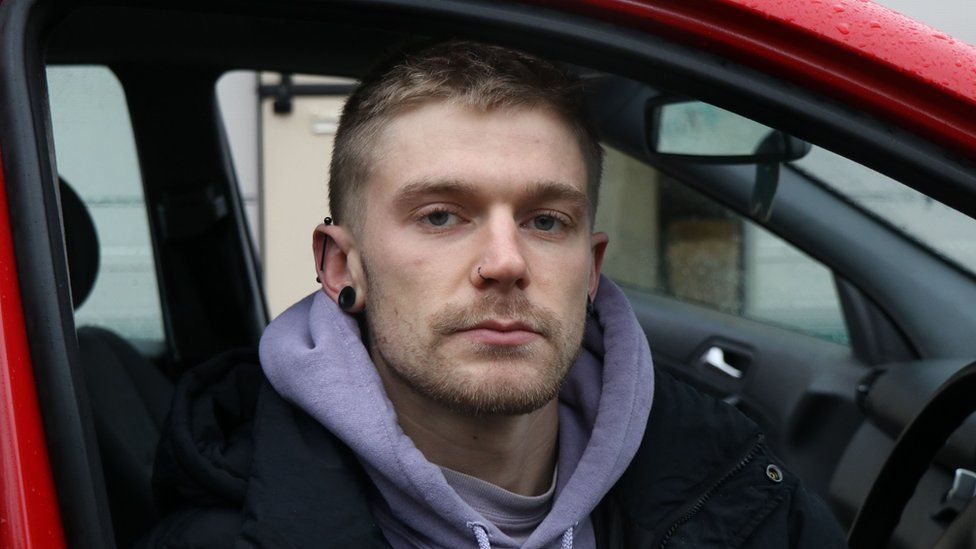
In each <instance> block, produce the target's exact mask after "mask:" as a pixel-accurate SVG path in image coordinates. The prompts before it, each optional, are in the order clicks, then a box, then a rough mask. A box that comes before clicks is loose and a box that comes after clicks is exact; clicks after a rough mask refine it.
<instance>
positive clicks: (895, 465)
mask: <svg viewBox="0 0 976 549" xmlns="http://www.w3.org/2000/svg"><path fill="white" fill-rule="evenodd" d="M973 412H976V362H974V363H972V364H970V365H968V366H966V367H965V368H963V369H961V370H959V371H958V372H956V373H955V374H954V375H953V376H952V377H951V378H949V380H948V381H946V382H945V383H943V384H942V386H940V387H939V388H938V390H936V391H935V394H934V395H932V398H930V399H929V401H928V402H927V403H925V406H924V407H922V410H921V411H920V412H919V413H918V414H917V415H916V416H915V418H914V419H912V421H911V423H909V424H908V427H906V428H905V430H904V431H902V433H901V436H899V437H898V440H897V441H896V442H895V447H894V449H893V450H892V451H891V454H889V455H888V459H887V460H886V461H885V464H884V467H882V468H881V472H880V473H879V474H878V478H877V479H875V481H874V485H872V486H871V491H870V492H868V497H867V498H866V499H865V500H864V504H863V505H862V506H861V510H860V511H858V513H857V518H855V519H854V524H853V525H852V526H851V531H850V534H848V536H847V543H848V545H849V546H850V547H852V548H853V549H884V548H886V547H887V546H888V541H889V539H890V538H891V535H892V533H894V531H895V526H897V525H898V520H899V519H900V518H901V514H902V512H903V511H904V510H905V505H906V504H907V503H908V500H909V498H911V497H912V493H913V492H914V491H915V487H916V485H917V484H918V482H919V481H920V480H921V479H922V475H923V474H924V473H925V471H926V470H927V469H928V467H929V464H930V463H931V462H932V459H933V458H934V457H935V454H936V453H937V452H938V451H939V449H941V448H942V446H943V445H944V444H945V442H946V440H947V439H948V438H949V435H951V434H952V433H953V431H955V430H956V429H957V428H958V427H959V425H961V424H962V422H963V421H964V420H965V419H966V418H967V417H969V416H970V415H971V414H972V413H973ZM974 548H976V500H974V501H972V502H970V503H969V505H967V506H966V508H965V509H963V511H962V513H960V514H959V516H957V517H956V518H955V520H953V522H952V524H950V525H949V528H948V529H947V530H946V531H945V533H943V535H942V537H941V538H939V540H938V541H937V542H936V544H935V545H934V546H933V549H974Z"/></svg>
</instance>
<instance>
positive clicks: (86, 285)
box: [58, 178, 99, 309]
mask: <svg viewBox="0 0 976 549" xmlns="http://www.w3.org/2000/svg"><path fill="white" fill-rule="evenodd" d="M58 181H59V182H60V187H61V221H62V223H63V224H64V240H65V245H66V246H67V252H68V275H69V277H70V278H71V304H72V306H73V307H74V308H75V309H77V308H78V307H80V306H81V304H82V303H83V302H84V301H85V299H86V298H87V297H88V294H90V293H91V290H92V286H94V285H95V277H96V276H98V261H99V259H98V234H97V233H96V232H95V223H94V222H93V221H92V218H91V215H90V214H89V213H88V208H86V207H85V203H84V202H82V201H81V197H80V196H78V193H76V192H75V191H74V190H72V188H71V187H69V186H68V183H67V182H65V180H64V179H60V178H59V179H58Z"/></svg>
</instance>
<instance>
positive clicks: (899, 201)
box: [792, 147, 976, 273]
mask: <svg viewBox="0 0 976 549" xmlns="http://www.w3.org/2000/svg"><path fill="white" fill-rule="evenodd" d="M792 166H793V167H794V168H796V169H799V170H800V171H801V172H803V173H804V174H805V175H807V176H808V177H811V178H814V179H816V180H817V181H818V182H819V183H821V184H823V185H826V186H827V187H829V188H830V189H832V190H834V191H835V192H837V193H840V194H841V195H843V196H845V197H846V198H847V199H848V200H850V201H851V202H853V203H855V204H857V205H858V206H860V207H861V208H863V209H865V210H867V211H869V212H871V213H872V214H874V215H876V216H878V217H880V218H881V219H883V220H885V221H887V222H888V223H889V224H890V225H893V226H894V227H895V228H897V229H898V230H899V231H900V232H902V233H904V234H906V235H908V236H910V237H912V238H914V239H915V240H916V241H917V242H919V243H921V244H922V245H923V246H925V247H927V248H928V249H930V250H932V251H934V252H935V253H937V254H939V255H941V256H942V257H943V258H946V259H948V260H950V261H952V262H953V263H955V264H956V265H958V266H960V267H962V268H964V269H966V270H968V271H969V272H970V273H976V219H973V218H972V217H969V216H967V215H966V214H964V213H962V212H959V211H957V210H954V209H952V208H950V207H949V206H946V205H945V204H943V203H941V202H938V201H937V200H935V199H933V198H931V197H929V196H926V195H924V194H922V193H920V192H918V191H916V190H915V189H912V188H911V187H908V186H907V185H904V184H903V183H900V182H899V181H896V180H894V179H891V178H890V177H887V176H885V175H882V174H880V173H878V172H876V171H874V170H872V169H870V168H867V167H865V166H862V165H861V164H858V163H857V162H854V161H853V160H849V159H847V158H844V157H843V156H840V155H837V154H834V153H832V152H830V151H827V150H825V149H822V148H820V147H813V149H812V150H811V151H810V153H809V154H808V155H806V156H805V157H803V158H801V159H800V160H798V161H796V162H793V163H792Z"/></svg>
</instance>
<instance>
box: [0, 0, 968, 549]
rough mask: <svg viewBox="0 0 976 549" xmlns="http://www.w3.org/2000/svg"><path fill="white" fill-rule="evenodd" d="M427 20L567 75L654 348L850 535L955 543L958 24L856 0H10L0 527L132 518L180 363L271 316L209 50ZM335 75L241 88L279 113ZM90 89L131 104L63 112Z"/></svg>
mask: <svg viewBox="0 0 976 549" xmlns="http://www.w3.org/2000/svg"><path fill="white" fill-rule="evenodd" d="M447 37H466V38H472V39H477V40H483V41H491V42H497V43H501V44H504V45H508V46H512V47H517V48H522V49H525V50H527V51H531V52H533V53H536V54H540V55H544V56H546V57H549V58H553V59H556V60H559V61H561V62H565V63H566V64H567V66H569V67H570V68H571V69H572V70H574V71H578V72H579V73H580V74H581V75H582V76H583V77H584V80H585V82H586V85H587V93H588V97H589V101H590V104H589V106H590V110H591V114H592V117H593V119H594V122H595V124H596V125H597V127H598V129H599V131H600V133H601V136H602V138H603V140H604V143H605V145H606V147H607V148H608V150H609V151H610V154H609V156H608V168H607V173H606V174H605V183H604V190H603V191H602V192H601V208H602V209H603V210H602V211H603V213H602V214H601V215H602V218H601V219H602V221H601V222H602V223H603V226H604V228H605V230H607V231H608V232H610V233H611V250H613V249H616V250H618V252H608V254H609V255H608V258H607V260H606V263H607V266H606V271H607V273H608V274H609V275H610V276H611V277H612V278H614V279H616V280H617V281H618V283H619V284H620V285H621V286H622V287H624V289H625V291H626V292H627V294H628V296H629V297H630V298H631V301H632V304H633V306H634V309H635V311H636V312H637V315H638V318H639V320H640V321H641V323H642V324H643V326H644V327H645V330H646V332H647V335H648V339H649V341H650V343H651V349H652V353H653V356H654V360H655V363H656V364H657V366H658V367H659V368H662V369H665V370H668V371H670V372H672V373H673V374H675V375H676V376H678V377H680V378H682V379H684V380H685V381H687V382H689V383H691V384H693V385H695V386H696V387H698V388H699V389H701V390H703V391H706V392H709V393H712V394H714V395H716V396H718V397H720V398H724V399H725V400H726V401H728V402H729V403H730V404H733V405H735V406H737V407H739V408H740V409H741V410H742V411H743V412H745V413H746V414H747V415H749V416H751V417H752V418H753V419H755V420H756V421H757V422H758V423H760V424H761V425H762V426H763V427H764V428H765V430H766V431H767V433H768V437H769V440H770V443H771V445H772V447H773V448H774V449H775V451H776V452H777V453H778V454H779V455H780V456H781V457H782V458H783V460H784V461H785V462H786V463H787V464H788V465H789V466H790V468H791V469H792V470H793V471H795V472H796V473H797V474H798V475H799V476H800V477H801V478H803V480H804V482H805V483H806V484H807V486H809V487H810V488H811V489H812V490H813V491H815V492H817V493H819V494H820V495H821V496H822V497H823V498H824V499H825V500H826V501H827V502H828V503H829V504H830V506H831V508H832V509H833V510H834V511H835V513H836V514H837V517H838V519H839V520H840V522H841V523H842V524H843V525H844V526H845V527H846V528H848V529H849V531H850V538H849V540H850V543H851V545H852V546H854V547H858V548H860V547H885V546H889V544H890V546H893V547H900V548H912V549H914V548H923V547H926V548H927V547H932V546H933V544H935V543H939V544H940V545H938V546H939V547H974V546H976V541H974V539H976V538H974V536H972V532H973V531H974V528H976V506H974V505H971V504H970V502H971V500H972V499H973V497H974V495H976V473H973V472H972V470H976V452H974V448H976V421H965V420H966V418H967V416H968V415H969V414H970V413H971V412H972V411H974V410H976V399H972V398H967V395H972V394H973V393H972V390H971V386H972V385H973V384H974V381H973V377H976V376H974V374H973V373H972V371H971V370H969V369H967V366H968V365H969V364H970V363H971V362H973V360H974V359H976V337H974V334H976V274H974V273H976V249H974V247H973V243H974V242H976V220H974V219H973V218H974V216H976V48H974V47H973V46H970V45H968V44H965V43H963V42H960V41H958V40H955V39H953V38H952V37H950V36H947V35H945V34H943V33H941V32H939V31H937V30H934V29H931V28H929V27H926V26H924V25H922V24H919V23H917V22H914V21H912V20H910V19H907V18H905V17H903V16H901V15H899V14H897V13H895V12H892V11H890V10H888V9H886V8H884V7H882V6H881V5H879V4H877V3H875V2H873V1H870V0H823V1H822V0H785V1H784V0H698V1H691V0H686V1H674V0H580V1H574V2H548V1H528V2H489V1H477V2H475V1H471V2H468V1H460V0H432V1H418V0H343V1H341V2H311V1H277V2H257V1H245V2H203V1H199V2H153V1H151V0H146V1H140V2H130V3H118V2H116V3H110V2H104V3H103V2H99V1H97V0H96V1H92V2H62V1H54V0H4V1H3V2H2V3H0V40H2V46H0V52H2V53H3V55H2V57H0V74H2V75H3V76H2V79H0V161H2V179H0V181H2V185H0V188H2V192H0V324H2V331H0V337H2V339H0V547H10V548H27V547H65V546H70V547H79V548H96V547H97V548H103V547H113V546H127V545H129V544H131V543H132V542H133V541H135V540H137V539H138V538H139V537H140V536H141V535H143V534H144V533H145V532H146V531H147V530H148V529H149V528H151V527H152V525H153V524H154V523H155V521H157V520H158V518H159V517H158V514H157V510H156V508H155V506H154V502H153V498H152V491H151V473H152V460H153V455H154V452H155V447H156V442H157V440H158V437H159V429H160V426H161V425H162V422H163V420H164V418H165V416H166V413H167V411H168V405H169V400H168V399H169V396H170V395H171V393H172V388H173V384H174V383H175V382H176V379H177V378H178V376H179V374H180V373H182V372H183V371H185V370H186V369H187V368H190V367H192V366H193V365H194V364H197V363H199V362H201V361H203V360H205V359H207V358H208V357H210V356H212V355H214V354H216V353H218V352H220V351H223V350H226V349H230V348H234V347H241V346H253V345H255V344H256V342H257V340H258V338H259V337H260V334H261V331H262V329H263V327H264V326H265V324H266V323H267V321H268V312H267V308H266V306H265V301H264V297H263V296H264V293H263V291H262V284H263V276H262V270H261V267H260V262H259V257H258V255H257V253H256V251H255V246H254V244H253V243H252V238H251V235H250V233H249V231H248V225H247V223H248V222H247V218H246V216H245V213H244V211H245V208H244V201H243V199H242V196H241V191H240V190H239V188H238V184H237V175H236V174H235V171H234V164H233V162H232V159H231V157H230V151H229V148H228V144H227V139H226V136H225V131H224V127H223V123H222V120H221V117H220V114H219V112H218V107H217V102H216V101H215V99H214V97H215V86H216V82H217V80H218V79H219V78H220V77H221V75H223V74H224V73H226V72H227V71H231V70H242V69H243V70H257V71H273V72H277V73H282V74H286V75H287V74H291V73H302V74H313V75H330V76H342V77H352V78H355V77H357V76H358V75H361V74H362V73H363V72H364V71H365V70H366V69H367V68H368V67H369V65H370V64H371V63H372V62H373V61H374V60H375V59H377V57H379V56H380V55H381V54H383V53H384V52H386V51H388V50H390V49H392V48H396V47H397V46H398V45H399V44H402V43H404V42H405V41H410V40H416V39H420V38H423V39H431V38H434V39H436V38H447ZM92 67H95V68H96V69H97V70H98V71H101V74H103V75H105V76H107V78H108V79H109V80H111V81H112V82H113V85H114V86H116V87H117V96H111V97H110V96H109V94H108V93H107V92H104V90H103V88H100V87H97V86H93V87H91V88H85V86H87V85H88V84H83V85H81V87H80V88H78V85H79V82H81V81H80V80H78V79H77V78H75V76H74V75H75V74H77V73H75V72H72V71H73V70H75V69H77V70H82V69H84V70H89V69H91V68H92ZM84 82H88V81H87V80H85V81H84ZM72 85H75V88H76V89H75V91H74V92H73V93H74V95H70V96H64V95H61V91H60V90H61V89H62V88H63V87H71V86H72ZM347 90H348V87H344V86H342V85H339V86H331V87H330V86H321V85H320V86H315V85H311V86H310V85H306V84H292V83H291V82H290V80H289V79H288V78H282V79H281V80H280V81H279V82H277V83H271V84H266V85H264V86H262V91H263V93H264V96H265V97H266V101H265V102H266V103H267V104H270V103H271V101H272V100H273V101H274V109H275V111H276V112H279V113H281V114H287V113H288V111H289V108H290V107H289V105H290V103H291V102H292V101H297V100H298V99H297V98H300V97H302V96H303V95H307V94H325V95H330V94H332V95H337V94H342V93H344V92H345V91H347ZM113 93H115V92H113ZM113 97H114V98H115V99H112V98H113ZM110 100H118V104H119V106H120V109H121V110H120V111H118V112H121V113H122V114H123V115H124V117H125V123H124V124H123V126H124V127H126V128H129V129H128V130H125V132H123V133H121V134H120V133H118V132H117V131H116V129H113V128H115V126H110V125H109V124H108V122H107V118H104V117H94V118H85V116H82V115H80V114H76V113H77V112H81V111H84V112H88V110H87V109H90V108H95V107H99V108H100V106H101V105H102V104H103V103H107V102H109V101H110ZM73 109H74V110H73ZM99 112H101V111H99ZM103 122H104V123H105V124H104V125H101V124H102V123H103ZM120 131H121V130H120ZM113 132H115V133H113ZM126 132H127V133H126ZM72 136H73V137H72ZM120 142H124V146H117V145H116V144H117V143H120ZM105 143H112V145H111V146H110V147H107V148H106V147H105V146H102V145H104V144H105ZM99 147H101V148H99ZM93 151H101V152H100V153H96V152H93ZM97 154H105V155H106V156H104V157H99V156H97ZM124 158H130V160H124V161H123V160H120V159H124ZM324 159H325V155H324V153H323V161H325V160H324ZM121 164H124V165H125V166H124V167H123V168H119V167H118V166H119V165H121ZM120 170H123V171H124V170H128V171H125V173H124V174H122V172H121V171H120ZM120 174H121V175H120ZM127 174H128V175H127ZM120 180H127V181H128V182H130V183H132V184H133V187H132V188H133V189H135V191H133V192H135V195H136V196H137V199H133V200H129V198H127V197H129V195H127V194H126V193H128V192H129V191H124V192H123V191H121V190H119V189H117V188H116V187H115V185H116V183H117V181H120ZM635 181H636V182H637V183H635ZM641 181H644V183H640V182H641ZM76 191H77V192H76ZM604 193H606V196H604ZM93 212H94V215H93ZM113 216H114V217H113ZM93 218H94V219H95V222H93ZM110 218H111V219H114V220H113V221H112V222H111V223H110V224H108V225H100V223H102V221H101V220H103V219H110ZM130 220H132V221H131V225H130V224H129V223H130ZM315 223H317V220H316V219H309V220H308V227H309V229H308V231H309V233H310V232H311V228H312V227H313V226H314V225H315ZM598 223H599V222H598ZM140 224H141V225H140ZM139 227H143V228H142V229H139ZM139 231H142V233H140V232H139ZM125 239H130V240H131V242H130V241H129V240H125ZM106 243H110V244H111V245H110V246H109V245H108V244H106ZM139 246H142V247H141V248H139ZM109 248H111V249H109ZM614 253H616V254H617V255H613V254H614ZM100 254H102V255H106V254H107V255H106V257H108V256H111V258H113V259H112V261H114V263H113V262H108V261H100V260H99V257H100ZM113 254H114V255H113ZM120 258H121V259H120ZM133 258H135V259H133ZM137 259H138V260H139V261H142V263H139V262H138V261H136V260H137ZM130 260H131V261H130ZM137 263H138V265H141V266H133V265H137ZM109 267H111V268H109ZM308 272H309V274H310V275H311V274H312V271H311V268H310V269H309V271H308ZM140 277H148V278H140ZM309 278H312V277H311V276H310V277H309ZM146 280H149V282H146ZM96 281H98V283H99V284H102V289H101V290H97V289H96V290H95V292H96V294H98V295H101V296H102V297H101V298H100V299H101V303H102V305H100V306H101V307H103V311H106V312H105V314H106V315H109V316H108V317H110V318H112V319H114V320H112V321H111V322H102V321H97V320H98V319H95V320H92V319H93V318H95V317H92V316H90V315H89V316H86V314H85V313H83V311H82V309H81V306H82V303H83V302H84V301H85V298H86V297H87V296H88V294H90V293H91V292H92V288H93V287H94V285H95V284H96ZM99 292H101V293H100V294H99ZM93 295H95V294H93ZM143 305H145V306H146V307H148V308H149V309H151V310H152V311H153V313H152V315H154V316H152V318H151V319H150V320H148V321H145V322H144V320H145V319H144V318H143V317H140V316H138V315H135V314H134V313H133V311H135V310H136V309H137V308H139V307H142V306H143ZM140 310H141V309H140ZM108 317H105V318H108ZM99 318H102V317H99ZM146 334H148V335H146ZM967 400H968V402H967ZM215 413H219V411H217V412H215ZM689 436H694V434H689ZM903 510H904V512H903ZM899 517H900V522H899ZM896 525H897V526H896Z"/></svg>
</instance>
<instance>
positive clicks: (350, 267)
mask: <svg viewBox="0 0 976 549" xmlns="http://www.w3.org/2000/svg"><path fill="white" fill-rule="evenodd" d="M312 255H313V256H314V257H315V270H316V274H317V276H318V279H319V282H320V283H321V284H322V290H323V291H324V292H325V293H326V295H328V296H329V298H330V299H332V301H337V300H338V298H339V292H341V291H342V289H343V288H345V287H346V286H352V287H353V289H354V290H356V302H355V303H354V304H353V306H352V308H351V309H348V312H358V311H361V310H363V307H364V306H365V304H366V277H365V276H364V273H363V265H362V257H361V256H360V253H359V248H358V246H357V243H356V239H355V237H354V236H353V234H352V231H350V230H349V228H347V227H343V226H339V225H326V224H324V223H321V224H319V226H318V227H315V231H314V232H313V233H312Z"/></svg>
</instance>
